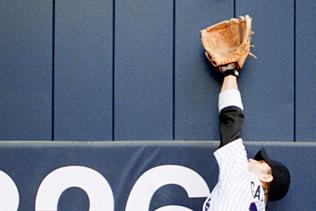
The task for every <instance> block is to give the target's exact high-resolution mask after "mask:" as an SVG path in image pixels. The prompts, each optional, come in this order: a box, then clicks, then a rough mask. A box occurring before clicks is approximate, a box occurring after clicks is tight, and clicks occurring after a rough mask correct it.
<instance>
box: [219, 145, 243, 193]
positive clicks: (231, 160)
mask: <svg viewBox="0 0 316 211" xmlns="http://www.w3.org/2000/svg"><path fill="white" fill-rule="evenodd" d="M214 156H215V158H216V160H217V163H218V166H219V177H218V184H219V186H220V187H221V189H222V190H229V188H230V187H232V186H233V185H234V184H236V183H237V182H238V180H239V179H240V178H241V177H242V176H244V175H245V174H248V173H249V170H248V159H247V152H246V149H245V146H244V144H243V142H242V139H237V140H235V141H233V142H231V143H229V144H227V145H225V146H223V147H221V148H219V149H217V150H216V151H215V152H214Z"/></svg>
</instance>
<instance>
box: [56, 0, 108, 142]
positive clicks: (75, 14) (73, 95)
mask: <svg viewBox="0 0 316 211" xmlns="http://www.w3.org/2000/svg"><path fill="white" fill-rule="evenodd" d="M55 11H56V14H55V71H54V88H55V89H54V139H56V140H87V139H88V140H111V139H112V73H113V70H112V47H113V45H112V23H113V21H112V17H113V16H112V12H113V8H112V2H111V1H102V0H92V1H62V0H61V1H60V0H57V1H56V6H55Z"/></svg>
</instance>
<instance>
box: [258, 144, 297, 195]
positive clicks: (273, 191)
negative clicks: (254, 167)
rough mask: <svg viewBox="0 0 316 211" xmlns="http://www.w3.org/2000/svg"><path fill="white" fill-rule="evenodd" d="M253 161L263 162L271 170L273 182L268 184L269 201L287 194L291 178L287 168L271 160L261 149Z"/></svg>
mask: <svg viewBox="0 0 316 211" xmlns="http://www.w3.org/2000/svg"><path fill="white" fill-rule="evenodd" d="M254 159H255V160H264V161H265V162H266V163H267V164H268V165H269V166H270V167H271V169H272V176H273V180H272V181H271V183H270V190H269V198H268V200H269V201H276V200H280V199H282V198H283V197H284V196H285V195H286V194H287V192H288V190H289V187H290V183H291V177H290V172H289V170H288V169H287V167H286V166H285V165H284V164H282V163H281V162H279V161H276V160H272V159H271V158H270V157H269V155H268V154H267V152H266V150H265V149H264V148H262V149H261V150H259V151H258V152H257V154H256V155H255V157H254Z"/></svg>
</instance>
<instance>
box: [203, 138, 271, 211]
mask: <svg viewBox="0 0 316 211" xmlns="http://www.w3.org/2000/svg"><path fill="white" fill-rule="evenodd" d="M214 156H215V158H216V160H217V162H218V165H219V178H218V183H217V185H216V186H215V188H214V189H213V191H212V193H211V195H210V196H209V197H208V198H207V199H206V201H205V202H204V205H203V211H264V210H265V203H264V191H263V189H262V187H261V185H260V181H259V180H258V178H257V176H256V175H254V174H253V173H250V172H249V170H248V161H247V155H246V150H245V147H244V145H243V144H242V140H241V139H239V140H236V141H234V142H232V143H229V144H227V145H225V146H224V147H222V148H220V149H218V150H217V151H215V153H214Z"/></svg>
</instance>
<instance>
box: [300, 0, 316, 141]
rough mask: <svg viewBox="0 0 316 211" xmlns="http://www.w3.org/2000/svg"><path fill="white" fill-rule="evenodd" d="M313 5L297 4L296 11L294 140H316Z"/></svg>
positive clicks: (314, 18) (315, 45) (315, 65)
mask: <svg viewBox="0 0 316 211" xmlns="http://www.w3.org/2000/svg"><path fill="white" fill-rule="evenodd" d="M315 10H316V2H315V1H306V0H304V1H299V2H297V7H296V101H295V102H296V137H297V140H301V141H303V140H305V141H315V137H316V121H315V119H316V112H315V108H316V106H315V105H316V74H315V69H316V60H315V58H316V53H315V48H316V42H315V33H316V27H315V21H316V15H315Z"/></svg>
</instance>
